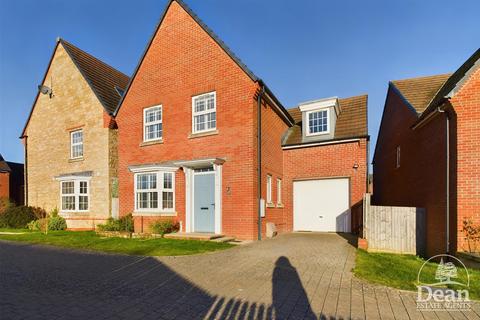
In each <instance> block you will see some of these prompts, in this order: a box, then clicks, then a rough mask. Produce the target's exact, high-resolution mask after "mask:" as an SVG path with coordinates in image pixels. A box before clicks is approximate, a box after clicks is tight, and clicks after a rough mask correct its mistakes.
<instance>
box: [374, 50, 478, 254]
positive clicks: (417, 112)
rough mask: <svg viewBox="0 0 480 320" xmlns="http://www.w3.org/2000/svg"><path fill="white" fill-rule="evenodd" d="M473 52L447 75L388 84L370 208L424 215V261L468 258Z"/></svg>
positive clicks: (473, 192) (474, 140)
mask: <svg viewBox="0 0 480 320" xmlns="http://www.w3.org/2000/svg"><path fill="white" fill-rule="evenodd" d="M479 107H480V49H479V50H477V51H476V52H475V53H474V54H473V55H472V56H471V57H470V58H468V59H467V60H466V61H465V62H464V63H463V64H462V65H461V66H460V68H458V69H457V70H456V71H455V72H453V73H449V74H442V75H434V76H428V77H419V78H412V79H404V80H396V81H391V82H390V83H389V87H388V92H387V99H386V102H385V108H384V111H383V116H382V121H381V125H380V131H379V136H378V142H377V145H376V149H375V155H374V158H373V171H374V175H373V180H374V186H375V190H374V195H373V202H374V203H375V204H378V205H388V206H411V207H422V208H425V209H426V240H427V243H426V245H427V255H428V256H432V255H435V254H440V253H445V252H450V253H455V252H457V251H464V250H468V243H467V241H466V239H465V233H464V232H463V230H462V229H463V222H464V221H465V220H466V219H471V220H472V222H473V223H475V224H476V225H479V224H480V213H479V212H480V175H479V174H478V173H477V168H476V165H477V164H478V158H479V155H480V143H478V141H479V140H480V126H479V123H480V108H479Z"/></svg>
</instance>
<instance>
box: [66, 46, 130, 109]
mask: <svg viewBox="0 0 480 320" xmlns="http://www.w3.org/2000/svg"><path fill="white" fill-rule="evenodd" d="M59 41H60V43H61V44H62V45H63V47H64V48H65V50H66V51H67V53H68V54H69V56H70V58H72V60H73V62H74V63H75V65H76V66H77V68H78V69H79V70H80V72H81V73H82V75H83V77H84V78H85V80H86V81H87V82H88V84H89V85H90V87H91V88H92V90H93V92H94V93H95V95H96V96H97V97H98V99H99V100H100V102H101V104H102V105H103V107H104V108H105V111H106V112H107V113H108V114H112V113H113V111H115V108H116V107H117V104H118V102H119V101H120V98H121V97H120V95H119V93H118V91H117V89H116V88H115V87H118V88H120V89H122V90H124V89H125V88H126V87H127V84H128V79H129V78H128V76H127V75H125V74H123V73H122V72H120V71H118V70H116V69H114V68H113V67H111V66H109V65H108V64H106V63H105V62H103V61H100V60H98V59H97V58H95V57H94V56H92V55H90V54H88V53H86V52H85V51H83V50H81V49H79V48H77V47H76V46H74V45H73V44H71V43H69V42H67V41H65V40H63V39H60V40H59Z"/></svg>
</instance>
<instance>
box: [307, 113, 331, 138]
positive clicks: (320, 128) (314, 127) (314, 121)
mask: <svg viewBox="0 0 480 320" xmlns="http://www.w3.org/2000/svg"><path fill="white" fill-rule="evenodd" d="M307 119H308V132H307V136H313V135H317V134H324V133H328V131H329V128H328V110H326V109H325V110H318V111H310V112H307Z"/></svg>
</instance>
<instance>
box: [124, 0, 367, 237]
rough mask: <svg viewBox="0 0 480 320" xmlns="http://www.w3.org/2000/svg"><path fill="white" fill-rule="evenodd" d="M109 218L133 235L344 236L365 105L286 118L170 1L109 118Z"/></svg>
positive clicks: (313, 106) (310, 106)
mask: <svg viewBox="0 0 480 320" xmlns="http://www.w3.org/2000/svg"><path fill="white" fill-rule="evenodd" d="M115 116H116V122H117V123H118V128H119V142H118V152H119V171H118V173H119V196H120V215H126V214H128V213H132V214H133V216H134V224H135V231H136V232H148V231H149V228H150V225H151V223H152V222H154V221H156V220H159V219H174V220H176V221H178V222H179V223H180V225H181V231H182V232H206V233H212V234H227V235H232V236H235V237H237V238H241V239H257V238H258V237H261V236H262V234H265V229H266V225H267V223H272V224H275V226H276V228H277V229H278V231H280V232H286V231H292V230H299V231H333V232H335V231H339V232H348V231H349V230H350V207H351V206H352V205H353V204H355V203H356V202H358V201H360V200H361V198H362V195H363V193H364V192H365V191H366V186H367V168H368V166H367V162H368V155H367V151H368V140H369V139H368V131H367V97H366V96H359V97H352V98H347V99H339V98H336V97H333V98H328V99H321V100H317V101H311V102H307V103H303V104H300V105H299V106H298V107H296V108H294V109H291V110H286V109H285V107H284V106H283V105H282V104H281V102H280V101H279V100H278V99H277V98H276V97H275V95H274V94H273V93H272V91H271V90H270V89H269V88H268V87H267V86H266V84H265V83H264V82H263V81H262V80H261V79H259V78H258V77H257V76H255V75H254V74H253V73H252V72H251V71H250V70H249V69H248V68H247V67H246V66H245V65H244V64H243V63H242V62H241V61H240V60H239V59H238V58H237V57H236V56H235V55H234V54H233V53H232V52H231V51H230V50H229V49H228V48H227V47H226V46H225V44H224V43H223V42H222V41H221V40H220V39H219V38H218V37H217V36H216V35H215V34H214V33H213V32H212V31H211V30H210V29H209V28H208V27H207V26H206V25H205V24H204V23H203V22H201V21H200V19H199V18H198V17H197V16H196V15H195V14H194V13H193V12H192V11H191V10H190V9H189V8H188V7H187V6H186V5H185V4H184V3H183V2H182V1H180V0H172V1H169V3H168V5H167V8H166V10H165V12H164V14H163V15H162V17H161V19H160V22H159V24H158V26H157V28H156V30H155V32H154V34H153V36H152V38H151V39H150V41H149V43H148V45H147V47H146V50H145V52H144V54H143V55H142V57H141V59H140V61H139V63H138V65H137V68H136V70H135V72H134V74H133V76H132V78H131V79H130V82H129V84H128V87H127V88H126V90H125V94H124V95H123V97H122V100H121V102H120V104H119V107H118V109H117V111H116V112H115Z"/></svg>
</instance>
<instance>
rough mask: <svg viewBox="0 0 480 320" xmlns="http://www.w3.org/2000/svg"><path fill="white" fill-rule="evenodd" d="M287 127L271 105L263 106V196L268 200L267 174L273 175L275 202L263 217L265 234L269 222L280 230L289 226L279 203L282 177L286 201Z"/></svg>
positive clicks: (283, 194)
mask: <svg viewBox="0 0 480 320" xmlns="http://www.w3.org/2000/svg"><path fill="white" fill-rule="evenodd" d="M287 129H288V126H287V124H286V123H285V122H284V121H283V120H282V119H281V118H280V117H279V116H278V115H277V114H276V113H275V111H274V110H273V109H272V107H271V106H269V105H264V106H263V107H262V198H263V199H265V201H266V200H267V175H271V176H272V204H273V206H272V207H267V208H266V209H265V217H264V218H263V219H262V234H263V235H265V231H266V223H267V222H273V223H275V225H276V226H277V228H278V230H279V231H286V228H287V217H286V212H285V210H284V207H283V206H281V205H278V203H277V202H278V201H277V200H278V199H277V179H282V189H283V190H282V202H285V201H284V199H285V182H284V181H283V178H284V177H283V151H282V136H283V134H284V133H285V131H286V130H287Z"/></svg>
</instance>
